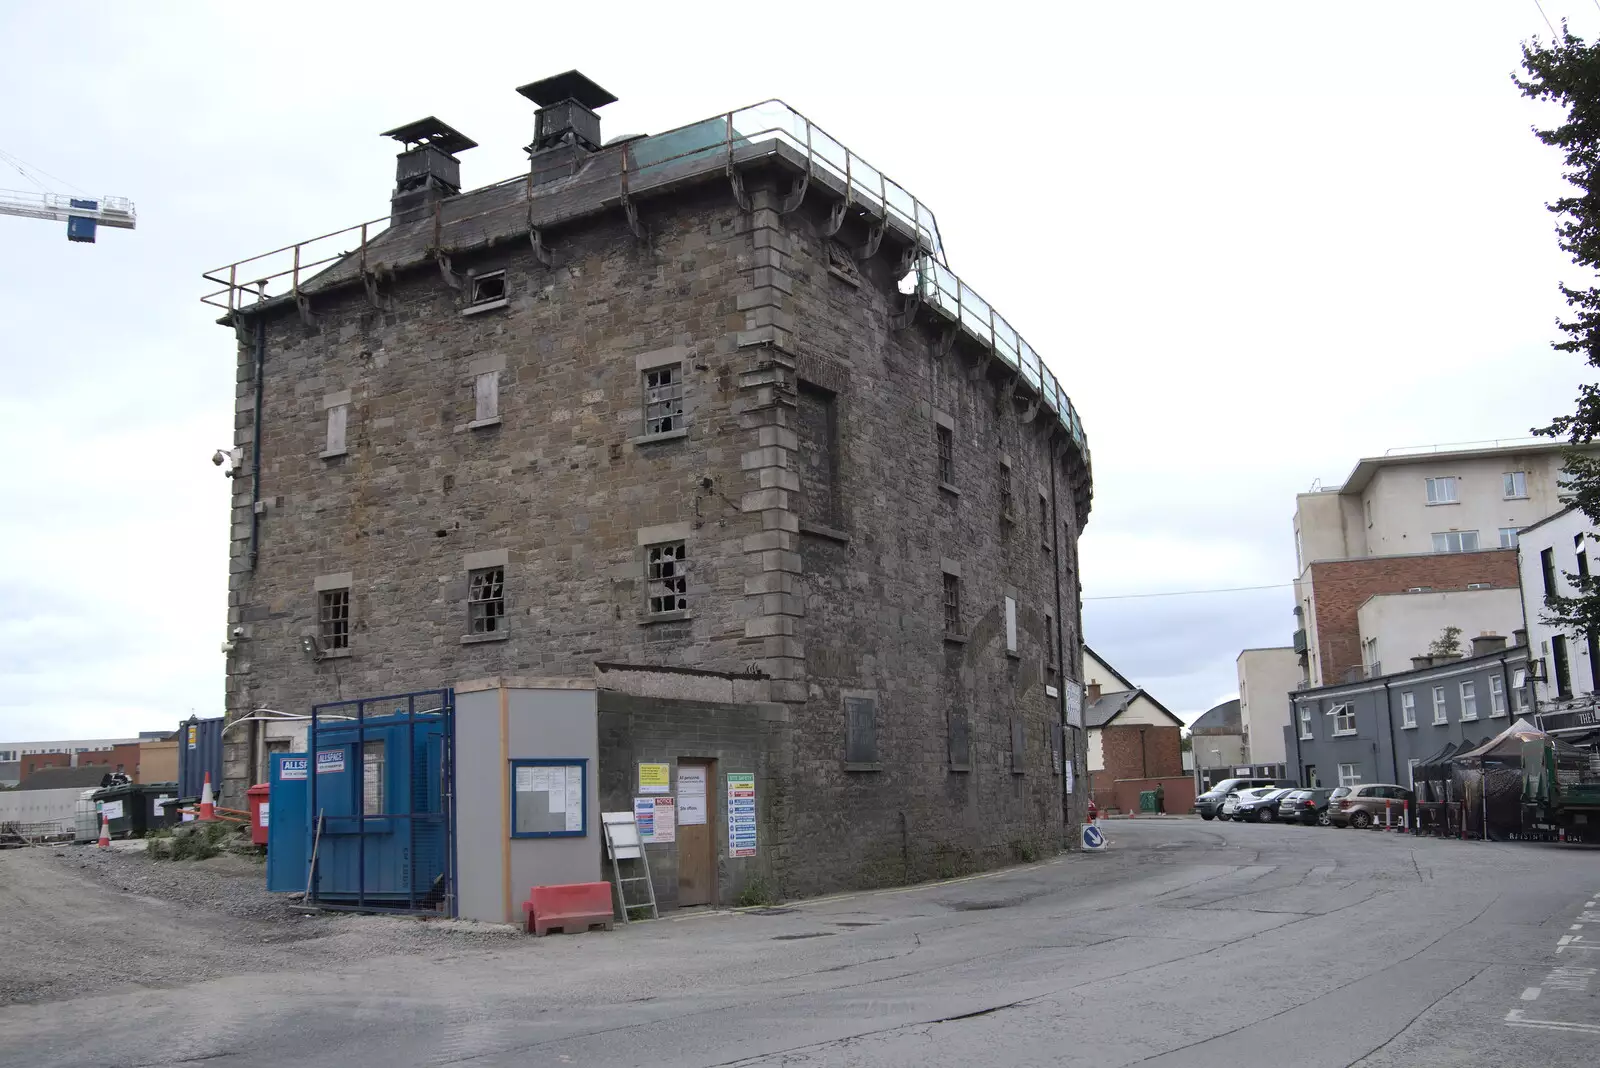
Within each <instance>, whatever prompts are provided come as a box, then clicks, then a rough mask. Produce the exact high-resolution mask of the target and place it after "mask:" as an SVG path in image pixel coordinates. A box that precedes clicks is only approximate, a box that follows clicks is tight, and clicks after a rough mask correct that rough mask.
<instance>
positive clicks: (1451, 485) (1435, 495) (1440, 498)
mask: <svg viewBox="0 0 1600 1068" xmlns="http://www.w3.org/2000/svg"><path fill="white" fill-rule="evenodd" d="M1427 481H1428V503H1429V504H1455V503H1456V480H1455V477H1454V476H1453V475H1452V476H1446V477H1444V478H1430V479H1428V480H1427Z"/></svg>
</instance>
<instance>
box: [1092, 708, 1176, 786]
mask: <svg viewBox="0 0 1600 1068" xmlns="http://www.w3.org/2000/svg"><path fill="white" fill-rule="evenodd" d="M1141 735H1142V736H1143V743H1142V744H1143V753H1142V755H1141V752H1140V745H1141V742H1140V736H1141ZM1181 735H1182V730H1181V729H1180V728H1178V727H1140V726H1134V725H1129V726H1126V727H1119V726H1117V724H1116V721H1115V720H1113V721H1112V723H1111V726H1109V727H1105V728H1103V729H1102V730H1101V731H1100V753H1101V759H1102V760H1103V761H1104V763H1105V771H1103V772H1096V773H1095V774H1096V775H1103V776H1104V777H1105V778H1106V779H1110V780H1116V779H1146V778H1151V779H1155V778H1165V777H1167V776H1173V777H1180V776H1182V775H1183V754H1182V752H1181V751H1180V749H1179V742H1180V741H1181Z"/></svg>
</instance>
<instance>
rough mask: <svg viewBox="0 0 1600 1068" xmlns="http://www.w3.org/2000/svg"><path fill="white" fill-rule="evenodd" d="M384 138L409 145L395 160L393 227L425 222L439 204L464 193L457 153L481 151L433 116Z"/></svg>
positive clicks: (390, 217) (397, 128) (470, 141)
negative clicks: (468, 150)
mask: <svg viewBox="0 0 1600 1068" xmlns="http://www.w3.org/2000/svg"><path fill="white" fill-rule="evenodd" d="M383 136H385V137H392V138H394V139H395V140H396V141H399V142H400V143H401V144H402V145H404V146H405V151H403V152H401V153H400V154H399V155H398V156H396V157H395V168H394V192H393V193H392V194H391V195H390V197H389V222H390V224H391V225H399V224H400V223H406V222H416V221H417V220H419V219H424V218H426V217H427V216H428V213H429V211H430V210H431V209H432V207H433V205H434V204H435V203H437V202H438V201H440V200H443V199H445V198H446V197H453V196H455V195H456V194H457V193H459V192H461V161H460V160H459V159H457V158H456V154H457V153H459V152H465V151H466V150H467V149H469V148H477V147H478V142H476V141H474V140H473V139H472V138H470V137H468V136H467V135H465V134H463V133H461V132H460V131H459V130H455V129H452V128H451V127H449V126H447V125H445V124H444V123H443V122H440V121H439V120H438V119H436V118H434V117H433V116H432V115H429V116H428V117H427V118H425V119H418V120H417V121H416V122H408V123H406V124H405V125H404V126H396V127H395V128H394V129H392V130H389V131H388V132H386V133H385V134H384V135H383Z"/></svg>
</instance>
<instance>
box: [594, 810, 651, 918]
mask: <svg viewBox="0 0 1600 1068" xmlns="http://www.w3.org/2000/svg"><path fill="white" fill-rule="evenodd" d="M600 822H601V825H602V826H604V827H605V831H606V856H607V857H608V858H610V860H611V885H612V886H614V887H616V890H617V903H618V904H619V905H620V906H621V907H622V922H623V923H625V924H626V923H631V922H633V921H632V920H631V919H629V917H628V910H629V909H642V908H649V910H650V918H651V919H652V920H658V919H660V918H661V914H660V912H659V911H657V909H656V884H655V883H654V882H652V881H651V879H650V858H649V857H647V856H645V852H644V844H643V843H642V842H640V840H639V825H638V824H637V823H635V822H634V818H633V813H632V812H602V813H600ZM624 860H629V861H633V867H632V869H631V870H632V871H634V872H639V871H642V872H644V874H643V875H637V874H635V875H623V874H622V867H621V865H620V863H619V862H620V861H624ZM629 883H644V885H645V893H646V894H647V895H648V900H645V901H629V900H628V895H627V893H626V891H625V888H626V887H627V886H628V884H629Z"/></svg>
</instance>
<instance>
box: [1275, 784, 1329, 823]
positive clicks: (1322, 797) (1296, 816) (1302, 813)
mask: <svg viewBox="0 0 1600 1068" xmlns="http://www.w3.org/2000/svg"><path fill="white" fill-rule="evenodd" d="M1331 796H1333V790H1332V789H1330V788H1329V787H1326V786H1313V787H1311V788H1310V789H1309V790H1295V791H1293V792H1291V793H1290V794H1289V795H1288V796H1286V797H1285V798H1284V799H1283V800H1282V801H1280V802H1279V803H1278V818H1279V819H1281V820H1299V821H1300V822H1301V823H1304V824H1305V825H1306V826H1308V827H1309V826H1311V825H1312V824H1321V825H1322V826H1324V827H1326V826H1327V825H1328V799H1329V798H1330V797H1331Z"/></svg>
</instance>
